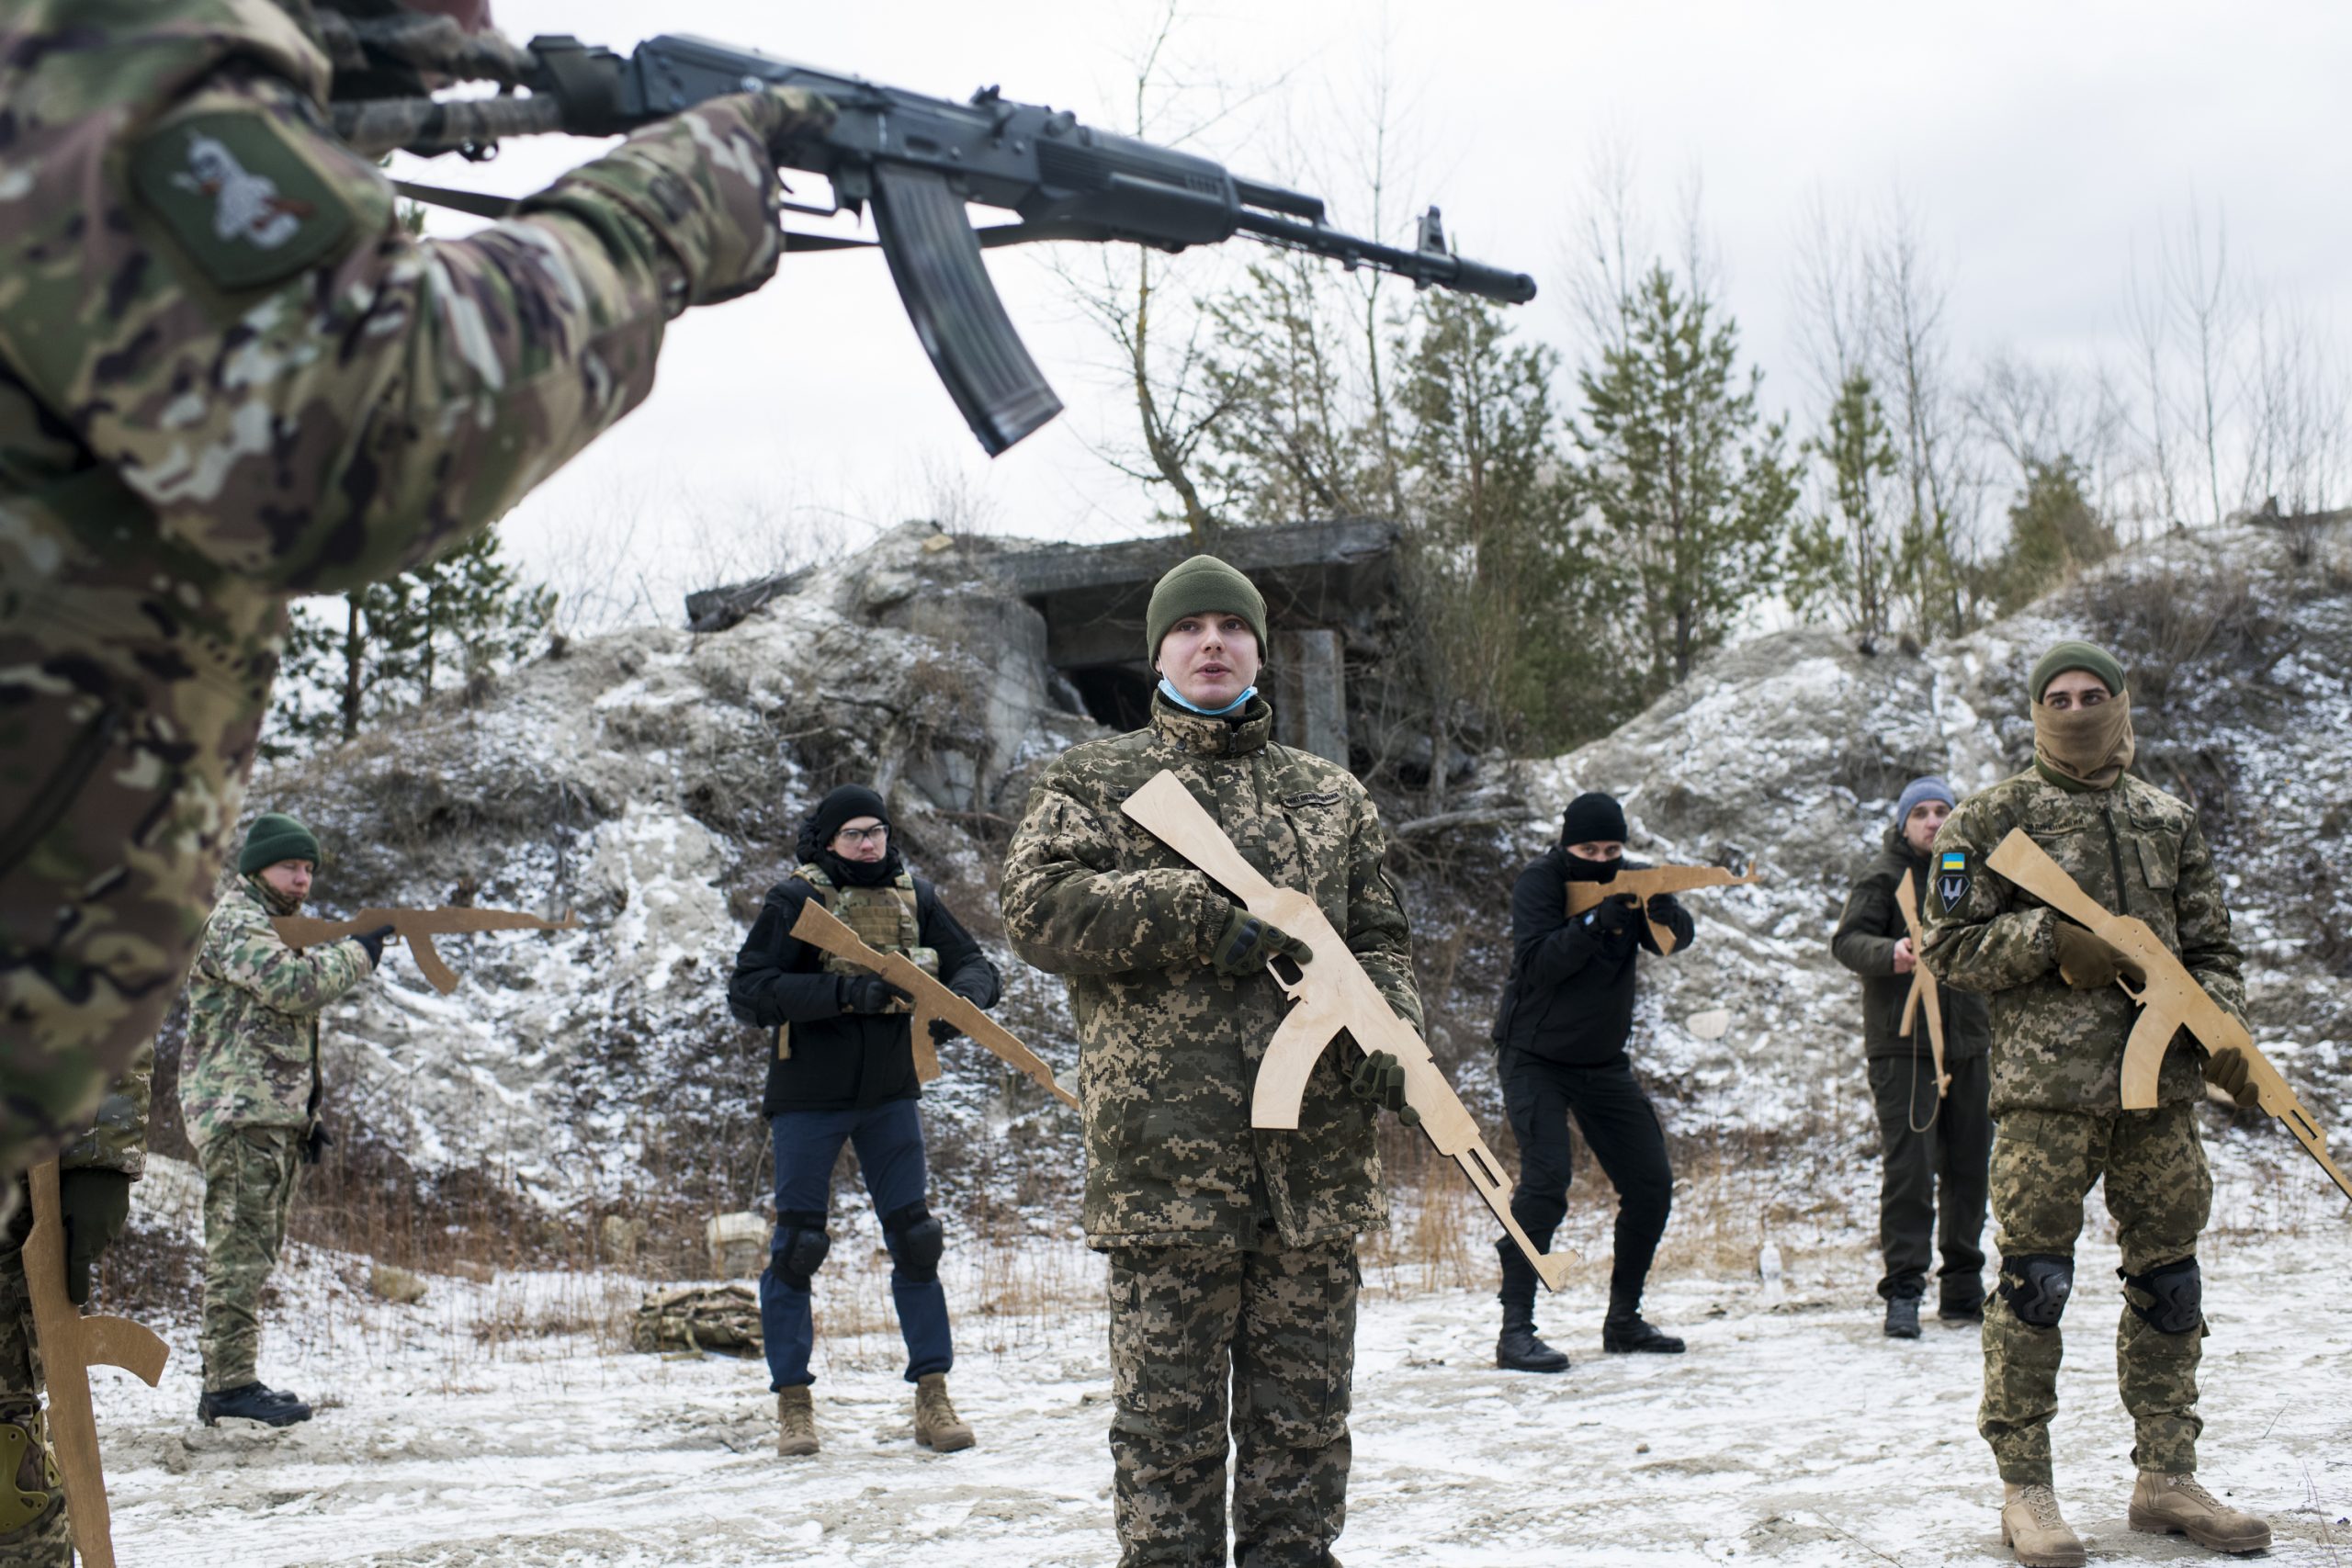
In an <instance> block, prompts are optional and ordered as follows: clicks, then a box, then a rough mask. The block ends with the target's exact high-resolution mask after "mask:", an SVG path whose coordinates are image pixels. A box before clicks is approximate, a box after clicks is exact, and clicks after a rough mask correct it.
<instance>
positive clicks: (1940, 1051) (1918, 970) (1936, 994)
mask: <svg viewBox="0 0 2352 1568" xmlns="http://www.w3.org/2000/svg"><path fill="white" fill-rule="evenodd" d="M1894 903H1895V907H1896V908H1899V909H1901V910H1902V911H1903V925H1904V929H1905V931H1909V932H1910V933H1911V994H1910V995H1909V996H1907V997H1905V998H1903V1027H1902V1029H1901V1031H1900V1032H1901V1033H1902V1035H1903V1036H1904V1038H1905V1039H1909V1038H1910V1036H1911V1026H1912V1023H1913V1021H1914V1019H1915V1017H1916V1015H1917V1014H1918V1013H1919V1012H1920V1011H1922V1010H1925V1011H1926V1013H1927V1015H1928V1050H1930V1051H1931V1052H1933V1053H1934V1054H1935V1058H1936V1098H1937V1099H1938V1100H1941V1099H1943V1098H1944V1096H1945V1095H1946V1094H1947V1093H1949V1092H1950V1091H1951V1074H1950V1073H1947V1072H1945V1071H1944V1000H1943V987H1940V986H1939V985H1938V984H1937V983H1936V977H1935V976H1933V975H1930V974H1928V966H1927V965H1926V964H1922V963H1920V962H1919V953H1920V950H1921V949H1922V948H1924V947H1926V946H1927V945H1928V944H1927V942H1926V941H1925V939H1924V938H1923V936H1922V934H1921V931H1920V927H1919V888H1918V885H1917V882H1916V881H1915V880H1914V878H1913V877H1912V874H1910V873H1909V872H1907V871H1906V872H1905V873H1904V874H1903V880H1902V881H1901V882H1899V883H1897V884H1895V887H1894ZM1913 1049H1914V1050H1917V1046H1914V1047H1913ZM1913 1060H1915V1061H1916V1060H1917V1057H1914V1058H1913Z"/></svg>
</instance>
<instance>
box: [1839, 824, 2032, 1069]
mask: <svg viewBox="0 0 2352 1568" xmlns="http://www.w3.org/2000/svg"><path fill="white" fill-rule="evenodd" d="M1905 872H1909V873H1910V874H1911V875H1912V877H1913V883H1912V886H1913V890H1914V891H1916V892H1917V894H1918V895H1919V897H1920V899H1921V900H1922V902H1921V904H1920V906H1919V918H1920V919H1922V920H1925V919H1927V916H1928V907H1927V904H1926V902H1925V900H1926V898H1927V897H1928V860H1927V857H1926V856H1925V855H1917V854H1914V853H1912V852H1911V846H1910V844H1909V843H1908V842H1907V841H1906V840H1905V839H1904V837H1903V831H1902V829H1900V828H1889V829H1887V830H1886V836H1885V837H1884V838H1883V839H1882V840H1880V841H1879V850H1878V853H1877V854H1876V855H1874V856H1872V857H1871V863H1870V866H1869V868H1868V869H1867V870H1865V871H1864V872H1863V873H1862V874H1861V877H1860V880H1858V881H1857V882H1856V883H1855V884H1854V890H1853V891H1852V892H1851V893H1849V894H1848V895H1846V912H1845V913H1844V914H1842V915H1840V916H1839V917H1838V931H1837V934H1835V935H1834V936H1832V937H1831V938H1830V939H1829V951H1830V952H1831V953H1833V954H1835V955H1836V957H1837V959H1838V963H1840V964H1844V965H1845V966H1846V967H1847V968H1849V969H1851V970H1852V971H1853V972H1854V973H1855V974H1857V975H1860V976H1861V977H1862V1055H1863V1058H1864V1059H1865V1060H1868V1059H1870V1058H1871V1057H1875V1056H1908V1055H1912V1054H1913V1053H1915V1052H1916V1053H1917V1054H1918V1055H1922V1056H1925V1055H1927V1054H1928V1050H1929V1044H1930V1043H1929V1041H1928V1026H1927V1025H1926V1024H1925V1023H1914V1024H1913V1026H1912V1032H1911V1037H1910V1038H1909V1039H1907V1040H1906V1039H1905V1038H1904V1036H1903V1035H1902V1034H1901V1033H1899V1032H1898V1031H1900V1030H1901V1029H1902V1027H1903V1003H1904V999H1905V998H1907V997H1909V996H1910V994H1911V976H1908V975H1897V974H1896V973H1895V972H1894V944H1895V942H1897V941H1899V940H1900V939H1901V938H1902V937H1903V935H1904V934H1905V933H1904V926H1903V908H1902V906H1901V905H1899V904H1897V903H1896V902H1895V901H1894V890H1895V888H1896V887H1897V886H1900V885H1901V884H1902V881H1903V874H1904V873H1905ZM1938 994H1939V995H1940V996H1941V997H1942V998H1943V1000H1944V1062H1945V1064H1946V1065H1947V1066H1949V1065H1950V1064H1951V1063H1953V1062H1964V1061H1967V1060H1968V1059H1969V1058H1970V1057H1972V1056H1982V1055H1985V1051H1986V1050H1987V1049H1989V1048H1990V1047H1991V1045H1992V1043H1993V1015H1992V1013H1991V1012H1990V1010H1987V1008H1986V1006H1985V998H1983V997H1981V996H1978V995H1976V994H1974V993H1973V992H1970V991H1963V990H1962V989H1960V987H1957V986H1943V987H1938Z"/></svg>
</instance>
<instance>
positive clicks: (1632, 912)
mask: <svg viewBox="0 0 2352 1568" xmlns="http://www.w3.org/2000/svg"><path fill="white" fill-rule="evenodd" d="M1641 908H1642V901H1641V900H1640V899H1638V898H1636V897H1634V896H1633V895H1632V894H1631V893H1618V894H1613V895H1611V897H1606V898H1603V899H1602V900H1601V901H1600V905H1599V906H1598V907H1597V908H1594V910H1593V911H1592V929H1593V930H1594V931H1598V932H1600V934H1601V935H1602V936H1606V937H1614V936H1623V935H1624V934H1625V933H1626V932H1627V931H1632V930H1633V929H1634V922H1635V921H1636V920H1638V919H1641Z"/></svg>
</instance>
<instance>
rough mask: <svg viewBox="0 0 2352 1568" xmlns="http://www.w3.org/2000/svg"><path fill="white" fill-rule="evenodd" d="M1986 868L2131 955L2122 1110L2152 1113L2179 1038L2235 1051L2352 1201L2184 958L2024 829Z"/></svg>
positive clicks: (2305, 1121) (2319, 1136) (2273, 1073)
mask: <svg viewBox="0 0 2352 1568" xmlns="http://www.w3.org/2000/svg"><path fill="white" fill-rule="evenodd" d="M1985 865H1987V866H1988V867H1990V868H1991V869H1992V870H1994V871H1996V872H1998V873H1999V874H2001V875H2002V876H2003V877H2005V878H2007V880H2008V881H2009V882H2010V883H2012V884H2013V885H2015V886H2018V888H2021V889H2022V890H2024V891H2025V892H2027V893H2030V894H2031V895H2032V896H2033V897H2036V898H2039V899H2041V902H2042V903H2044V904H2046V905H2048V906H2050V908H2053V909H2055V910H2057V911H2058V912H2059V913H2060V914H2062V915H2064V916H2066V917H2067V918H2068V919H2072V920H2073V921H2074V922H2075V924H2077V925H2079V926H2083V927H2085V928H2086V929H2087V930H2089V931H2091V932H2093V933H2094V934H2095V935H2097V936H2098V938H2099V939H2100V940H2101V941H2103V942H2106V943H2107V944H2108V945H2109V946H2110V947H2112V948H2114V949H2115V950H2116V951H2118V952H2119V953H2123V954H2124V955H2125V956H2126V957H2128V958H2130V959H2131V961H2132V963H2134V964H2138V965H2139V967H2140V972H2141V974H2142V976H2143V981H2142V983H2141V984H2140V985H2139V986H2137V987H2134V986H2133V985H2132V984H2131V981H2130V980H2129V979H2128V978H2126V977H2125V976H2120V975H2119V976H2116V981H2115V983H2116V984H2117V985H2118V986H2120V987H2122V989H2123V993H2124V995H2126V996H2128V997H2130V998H2131V999H2132V1000H2133V1001H2136V1002H2138V1003H2139V1004H2140V1016H2139V1018H2138V1019H2137V1020H2135V1021H2133V1023H2132V1025H2131V1038H2130V1039H2129V1040H2128V1041H2127V1042H2126V1043H2125V1044H2124V1047H2123V1096H2122V1098H2123V1109H2124V1110H2126V1111H2147V1110H2151V1109H2153V1108H2154V1105H2155V1103H2156V1087H2157V1077H2158V1074H2159V1073H2160V1072H2161V1070H2162V1069H2163V1066H2164V1059H2165V1052H2166V1051H2167V1050H2169V1049H2171V1047H2172V1042H2173V1037H2174V1036H2175V1035H2176V1034H2177V1033H2179V1032H2180V1031H2182V1030H2183V1029H2186V1030H2188V1032H2189V1033H2191V1034H2192V1035H2195V1036H2196V1037H2197V1040H2198V1042H2199V1043H2200V1044H2202V1045H2203V1046H2204V1047H2205V1049H2206V1050H2207V1052H2209V1053H2211V1052H2214V1051H2220V1050H2222V1049H2224V1048H2228V1047H2235V1048H2236V1049H2237V1050H2238V1051H2240V1052H2242V1053H2243V1054H2244V1055H2245V1060H2246V1066H2247V1069H2248V1071H2249V1073H2250V1074H2251V1076H2252V1083H2253V1087H2254V1089H2255V1090H2256V1103H2258V1104H2259V1105H2260V1106H2261V1108H2262V1109H2263V1110H2264V1111H2267V1112H2268V1113H2269V1114H2270V1115H2272V1116H2275V1117H2277V1118H2278V1120H2279V1121H2280V1122H2283V1123H2284V1124H2285V1126H2286V1128H2287V1131H2288V1133H2289V1134H2291V1135H2292V1136H2293V1138H2294V1140H2295V1141H2296V1142H2297V1143H2299V1144H2301V1145H2302V1146H2303V1152H2304V1153H2305V1154H2308V1155H2310V1156H2312V1159H2314V1160H2316V1161H2318V1162H2319V1167H2320V1168H2321V1169H2322V1170H2324V1171H2325V1172H2327V1175H2328V1179H2330V1180H2332V1181H2334V1182H2335V1185H2336V1186H2337V1187H2338V1188H2340V1189H2342V1190H2343V1192H2344V1195H2345V1196H2346V1198H2352V1177H2346V1175H2345V1173H2344V1171H2343V1170H2342V1169H2341V1168H2339V1167H2338V1166H2337V1165H2336V1163H2335V1160H2333V1159H2331V1158H2330V1157H2329V1156H2328V1153H2327V1138H2326V1136H2325V1134H2323V1133H2321V1131H2320V1130H2319V1123H2318V1122H2314V1121H2313V1120H2312V1113H2311V1112H2310V1111H2307V1110H2305V1109H2304V1108H2303V1103H2302V1101H2301V1100H2298V1099H2297V1098H2296V1097H2295V1091H2294V1090H2293V1089H2291V1088H2290V1087H2289V1086H2288V1083H2287V1080H2286V1079H2285V1078H2284V1077H2280V1076H2279V1072H2278V1068H2277V1067H2276V1066H2272V1065H2271V1062H2270V1059H2269V1058H2268V1057H2267V1056H2265V1055H2263V1054H2262V1053H2261V1051H2260V1050H2258V1049H2257V1048H2256V1045H2255V1043H2254V1036H2253V1035H2252V1034H2251V1033H2249V1032H2247V1030H2246V1027H2245V1024H2243V1023H2240V1022H2239V1021H2237V1020H2236V1019H2234V1018H2233V1017H2231V1016H2230V1015H2229V1013H2228V1012H2226V1011H2225V1010H2223V1009H2222V1005H2221V1004H2220V1003H2219V1002H2216V1001H2215V1000H2214V999H2213V998H2211V996H2209V995H2208V994H2207V993H2206V990H2205V987H2202V986H2200V985H2199V984H2198V983H2197V977H2196V976H2194V975H2191V974H2190V973H2189V972H2188V969H2187V968H2185V967H2184V966H2183V965H2182V964H2181V962H2180V960H2179V958H2177V956H2175V955H2174V953H2173V951H2172V949H2171V948H2169V947H2166V946H2165V942H2164V939H2163V938H2161V937H2159V936H2158V935H2156V933H2155V931H2154V930H2153V929H2152V928H2151V927H2150V926H2149V924H2148V922H2147V921H2145V920H2143V919H2138V918H2136V917H2135V916H2131V915H2113V914H2109V913H2108V911H2107V909H2106V908H2104V907H2102V906H2101V905H2100V904H2099V902H2098V899H2096V898H2093V897H2091V896H2090V895H2089V894H2087V893H2086V892H2084V891H2083V889H2082V887H2081V886H2080V885H2079V884H2077V883H2076V882H2075V879H2074V878H2073V877H2072V876H2070V875H2068V874H2066V868H2065V867H2064V866H2063V865H2060V864H2059V863H2057V862H2056V861H2054V860H2052V859H2051V858H2050V855H2049V852H2047V851H2045V850H2044V849H2042V847H2041V845H2040V844H2037V843H2035V842H2034V841H2033V838H2032V835H2030V834H2029V833H2028V832H2027V831H2026V830H2025V829H2022V828H2012V829H2009V835H2008V837H2007V838H2006V839H2003V840H2001V841H2000V843H1999V844H1998V845H1997V846H1996V848H1995V849H1994V851H1993V852H1992V853H1991V854H1989V855H1987V856H1985Z"/></svg>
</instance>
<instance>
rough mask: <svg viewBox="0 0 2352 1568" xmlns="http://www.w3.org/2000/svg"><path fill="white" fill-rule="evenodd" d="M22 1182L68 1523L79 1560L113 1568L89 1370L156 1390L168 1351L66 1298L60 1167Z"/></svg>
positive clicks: (30, 1274) (38, 1331) (27, 1264)
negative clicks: (28, 1195)
mask: <svg viewBox="0 0 2352 1568" xmlns="http://www.w3.org/2000/svg"><path fill="white" fill-rule="evenodd" d="M27 1182H28V1185H29V1186H30V1188H31V1189H32V1207H33V1228H32V1232H31V1234H30V1235H28V1236H26V1238H25V1246H24V1251H23V1253H22V1255H21V1256H22V1258H23V1259H24V1269H25V1292H26V1294H27V1295H28V1296H30V1297H31V1298H32V1307H33V1332H34V1334H35V1335H36V1336H38V1337H39V1338H40V1365H41V1372H42V1375H43V1378H44V1379H45V1381H46V1382H48V1384H49V1430H50V1437H51V1441H52V1442H53V1443H54V1444H55V1445H56V1448H57V1473H58V1478H59V1481H60V1483H62V1486H63V1488H64V1491H65V1513H66V1519H67V1522H68V1523H69V1525H70V1526H71V1528H72V1529H73V1532H74V1551H77V1552H79V1553H80V1554H81V1558H82V1561H83V1562H85V1563H86V1564H88V1565H89V1568H114V1528H113V1518H112V1516H111V1515H110V1514H109V1513H108V1512H107V1475H106V1469H105V1467H104V1466H103V1465H102V1464H101V1463H100V1462H99V1461H98V1422H97V1415H96V1411H94V1410H93V1409H92V1408H91V1404H90V1369H91V1368H92V1367H96V1366H107V1367H120V1368H121V1369H122V1370H123V1371H127V1372H129V1373H130V1375H131V1376H133V1377H135V1378H137V1379H139V1381H140V1382H143V1383H145V1384H146V1385H147V1386H148V1387H149V1388H153V1387H154V1386H155V1384H156V1382H157V1381H158V1380H160V1379H161V1378H162V1377H163V1375H164V1358H165V1357H167V1356H168V1355H169V1354H170V1351H169V1350H168V1349H167V1348H165V1347H164V1342H163V1341H162V1340H161V1339H158V1338H157V1337H155V1336H154V1335H153V1333H152V1332H150V1331H149V1330H148V1329H147V1328H145V1327H143V1326H142V1325H139V1324H136V1323H133V1322H131V1321H130V1319H129V1318H127V1317H106V1316H102V1315H96V1314H94V1315H92V1316H89V1317H85V1316H83V1315H82V1314H81V1312H80V1311H79V1310H78V1309H77V1308H76V1307H75V1306H74V1303H72V1302H70V1301H68V1300H66V1299H65V1220H64V1216H63V1214H62V1213H61V1212H60V1210H59V1207H58V1201H57V1162H56V1161H55V1160H53V1159H52V1160H49V1161H47V1162H45V1163H43V1164H40V1165H37V1166H35V1167H33V1168H32V1169H31V1170H30V1171H29V1172H28V1174H27ZM15 1479H16V1477H15V1475H14V1474H13V1473H12V1474H10V1475H9V1476H7V1477H6V1480H8V1481H10V1482H14V1481H15Z"/></svg>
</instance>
